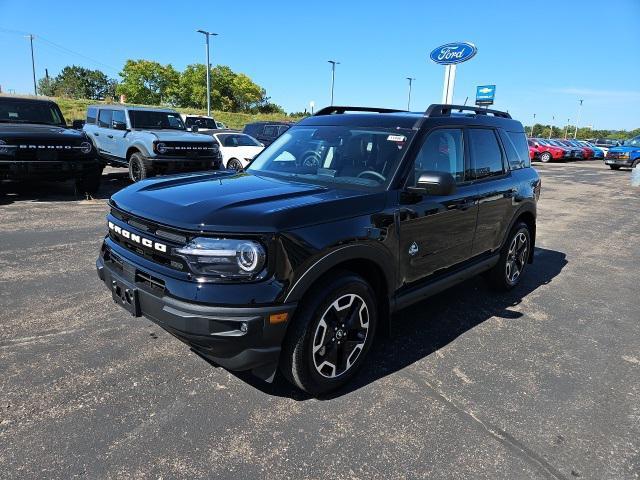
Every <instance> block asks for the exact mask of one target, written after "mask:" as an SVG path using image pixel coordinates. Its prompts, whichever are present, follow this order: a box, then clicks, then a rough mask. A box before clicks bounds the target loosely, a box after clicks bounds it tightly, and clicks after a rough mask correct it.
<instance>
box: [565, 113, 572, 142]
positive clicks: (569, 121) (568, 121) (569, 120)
mask: <svg viewBox="0 0 640 480" xmlns="http://www.w3.org/2000/svg"><path fill="white" fill-rule="evenodd" d="M570 123H571V119H570V118H567V126H566V127H564V139H565V140H566V139H567V134H568V133H569V124H570Z"/></svg>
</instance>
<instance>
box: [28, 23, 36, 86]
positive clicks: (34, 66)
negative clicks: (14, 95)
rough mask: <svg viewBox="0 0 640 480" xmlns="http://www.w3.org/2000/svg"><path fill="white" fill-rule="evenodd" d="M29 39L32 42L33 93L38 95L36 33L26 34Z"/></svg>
mask: <svg viewBox="0 0 640 480" xmlns="http://www.w3.org/2000/svg"><path fill="white" fill-rule="evenodd" d="M26 38H28V39H29V43H30V44H31V71H32V73H33V94H34V95H38V87H37V86H36V62H35V59H34V57H33V39H34V38H35V35H33V34H29V35H27V36H26Z"/></svg>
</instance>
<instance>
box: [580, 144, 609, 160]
mask: <svg viewBox="0 0 640 480" xmlns="http://www.w3.org/2000/svg"><path fill="white" fill-rule="evenodd" d="M578 143H579V144H580V145H584V146H585V147H589V148H590V149H591V150H593V158H604V150H602V149H601V148H600V147H596V146H595V145H594V144H593V143H591V142H585V141H582V140H581V141H578Z"/></svg>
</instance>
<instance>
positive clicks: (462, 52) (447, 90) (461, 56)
mask: <svg viewBox="0 0 640 480" xmlns="http://www.w3.org/2000/svg"><path fill="white" fill-rule="evenodd" d="M476 53H478V49H477V48H476V46H475V45H474V44H473V43H469V42H454V43H447V44H445V45H441V46H439V47H438V48H435V49H434V50H433V51H432V52H431V55H429V57H430V58H431V60H433V61H434V62H436V63H438V64H440V65H444V66H445V69H444V85H443V88H442V103H447V104H450V103H451V102H452V101H453V86H454V84H455V81H456V66H457V65H458V64H459V63H462V62H466V61H467V60H471V59H472V58H473V57H474V55H475V54H476Z"/></svg>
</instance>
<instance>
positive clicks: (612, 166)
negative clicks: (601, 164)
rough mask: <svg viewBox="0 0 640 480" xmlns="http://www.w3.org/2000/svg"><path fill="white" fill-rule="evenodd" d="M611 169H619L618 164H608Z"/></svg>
mask: <svg viewBox="0 0 640 480" xmlns="http://www.w3.org/2000/svg"><path fill="white" fill-rule="evenodd" d="M609 168H610V169H611V170H620V165H609Z"/></svg>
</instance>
